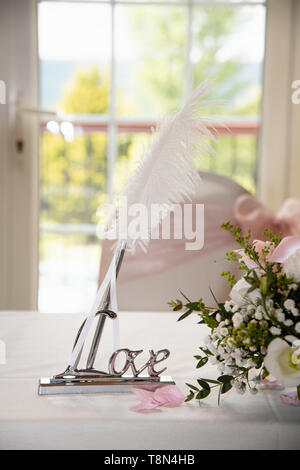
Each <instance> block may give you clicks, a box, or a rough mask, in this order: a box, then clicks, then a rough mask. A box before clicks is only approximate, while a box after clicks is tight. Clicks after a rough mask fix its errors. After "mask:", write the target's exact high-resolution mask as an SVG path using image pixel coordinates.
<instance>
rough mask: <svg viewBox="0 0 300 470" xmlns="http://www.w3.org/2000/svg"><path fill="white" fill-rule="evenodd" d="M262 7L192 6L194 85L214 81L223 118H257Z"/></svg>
mask: <svg viewBox="0 0 300 470" xmlns="http://www.w3.org/2000/svg"><path fill="white" fill-rule="evenodd" d="M264 37H265V8H264V7H262V6H254V7H235V8H228V7H220V6H218V7H208V8H204V7H198V6H197V7H194V9H193V42H192V49H191V61H192V64H193V71H194V85H195V86H196V85H197V84H199V83H201V81H203V80H205V79H207V78H213V79H214V81H215V86H214V90H215V92H214V97H216V98H218V99H222V100H224V106H223V113H224V114H227V115H232V114H237V115H241V114H244V115H258V114H259V113H260V99H261V89H262V66H263V57H264Z"/></svg>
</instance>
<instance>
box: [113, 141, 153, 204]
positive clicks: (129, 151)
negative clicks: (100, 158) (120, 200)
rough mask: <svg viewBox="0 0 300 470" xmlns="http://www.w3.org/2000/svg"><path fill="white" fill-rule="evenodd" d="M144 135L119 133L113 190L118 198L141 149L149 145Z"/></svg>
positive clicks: (139, 155)
mask: <svg viewBox="0 0 300 470" xmlns="http://www.w3.org/2000/svg"><path fill="white" fill-rule="evenodd" d="M149 139H150V136H149V134H146V133H142V132H141V133H135V134H129V133H121V134H119V135H118V156H117V162H116V167H115V174H114V189H115V194H116V196H118V195H119V194H120V192H121V191H122V188H123V187H124V184H125V182H126V180H127V178H128V175H129V174H132V172H133V171H134V169H135V167H136V165H137V163H138V161H139V159H140V157H141V154H142V152H143V149H144V148H145V146H146V145H147V144H148V143H149Z"/></svg>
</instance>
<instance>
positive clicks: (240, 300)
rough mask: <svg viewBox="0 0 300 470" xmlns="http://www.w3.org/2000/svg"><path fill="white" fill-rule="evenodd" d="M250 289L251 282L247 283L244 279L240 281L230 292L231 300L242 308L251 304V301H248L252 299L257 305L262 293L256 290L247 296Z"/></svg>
mask: <svg viewBox="0 0 300 470" xmlns="http://www.w3.org/2000/svg"><path fill="white" fill-rule="evenodd" d="M250 287H251V285H250V284H249V282H247V281H246V280H245V279H244V278H242V279H240V280H239V281H238V282H237V283H236V284H235V285H234V286H233V288H232V290H231V292H230V297H231V299H232V300H233V301H234V302H235V303H236V304H238V305H239V306H241V307H242V306H243V305H246V304H247V303H249V301H247V298H248V299H250V300H251V302H253V303H255V301H256V300H257V299H259V298H260V292H259V290H258V289H255V290H254V291H252V292H250V293H249V294H247V291H248V290H249V289H250ZM245 297H246V298H245Z"/></svg>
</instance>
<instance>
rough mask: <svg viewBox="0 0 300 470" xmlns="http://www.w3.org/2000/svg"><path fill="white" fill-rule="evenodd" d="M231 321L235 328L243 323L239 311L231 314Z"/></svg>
mask: <svg viewBox="0 0 300 470" xmlns="http://www.w3.org/2000/svg"><path fill="white" fill-rule="evenodd" d="M232 321H233V326H234V327H235V328H237V327H238V326H240V324H241V323H243V317H242V315H241V314H240V313H239V312H237V313H235V314H234V315H233V317H232Z"/></svg>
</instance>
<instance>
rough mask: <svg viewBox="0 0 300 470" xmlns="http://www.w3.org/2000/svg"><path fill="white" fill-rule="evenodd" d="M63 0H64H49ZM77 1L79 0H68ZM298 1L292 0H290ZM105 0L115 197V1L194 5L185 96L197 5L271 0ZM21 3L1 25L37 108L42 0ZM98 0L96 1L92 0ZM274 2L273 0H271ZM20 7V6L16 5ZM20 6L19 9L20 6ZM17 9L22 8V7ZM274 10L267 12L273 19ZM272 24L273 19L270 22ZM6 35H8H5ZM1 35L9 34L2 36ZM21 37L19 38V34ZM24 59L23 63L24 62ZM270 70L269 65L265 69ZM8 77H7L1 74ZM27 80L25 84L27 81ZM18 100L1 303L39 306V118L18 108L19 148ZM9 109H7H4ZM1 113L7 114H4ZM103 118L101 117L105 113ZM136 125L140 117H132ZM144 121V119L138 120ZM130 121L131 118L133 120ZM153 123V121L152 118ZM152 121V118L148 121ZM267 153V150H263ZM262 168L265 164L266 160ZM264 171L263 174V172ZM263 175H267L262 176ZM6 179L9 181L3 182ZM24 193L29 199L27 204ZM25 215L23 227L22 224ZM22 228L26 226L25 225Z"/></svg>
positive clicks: (8, 161)
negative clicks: (18, 145)
mask: <svg viewBox="0 0 300 470" xmlns="http://www.w3.org/2000/svg"><path fill="white" fill-rule="evenodd" d="M47 1H53V2H54V1H55V2H57V1H59V0H47ZM64 1H67V2H71V3H76V1H77V0H64ZM288 1H289V2H292V0H288ZM98 2H99V3H100V4H110V5H111V8H112V14H111V21H112V28H111V30H112V33H111V34H112V37H111V41H112V55H111V87H110V106H109V113H108V117H107V118H108V122H107V126H108V127H107V131H108V142H109V146H108V174H107V181H108V193H109V198H110V200H112V198H113V174H114V167H115V162H116V158H117V133H118V126H120V123H121V125H122V121H123V125H126V119H122V118H119V117H117V116H116V109H115V86H116V76H115V65H116V64H115V43H114V27H115V26H114V25H115V7H116V6H117V5H123V6H124V5H126V4H131V5H133V4H134V5H141V4H145V5H147V4H155V5H157V6H163V5H165V6H172V5H180V6H184V7H186V8H188V28H187V37H186V45H187V47H186V57H185V72H186V75H185V79H186V83H185V96H187V95H188V94H189V93H190V91H191V89H192V64H191V62H190V59H189V57H190V48H191V22H192V17H193V6H194V5H197V6H199V5H202V6H230V7H232V8H233V7H235V6H241V5H243V6H247V5H248V6H255V5H266V8H267V11H268V10H269V6H270V5H269V3H270V2H267V3H265V2H264V1H248V2H244V1H237V2H234V3H232V2H230V1H215V2H214V3H213V4H212V2H211V1H201V0H186V2H185V3H184V4H183V2H182V1H176V0H174V1H172V0H171V1H156V2H151V1H147V0H145V1H143V0H142V1H139V0H137V1H133V0H124V1H122V0H103V1H100V0H98ZM21 3H22V7H20V3H18V6H17V0H2V2H1V8H3V10H4V15H3V21H5V18H6V19H7V18H9V24H10V31H8V29H7V28H3V29H2V32H1V29H0V44H1V42H2V44H3V43H4V42H5V41H6V37H7V35H9V38H10V39H9V40H10V42H11V43H13V42H14V43H15V46H14V50H15V56H14V61H16V62H18V60H19V58H21V61H20V64H21V65H22V64H23V66H24V63H27V64H28V65H27V67H26V68H24V70H25V69H26V73H25V77H24V70H22V68H21V66H19V68H16V70H15V71H14V73H13V74H12V75H10V76H9V77H7V78H6V77H4V78H5V79H6V80H7V81H8V82H9V83H10V87H9V88H10V91H9V93H10V94H11V91H12V90H23V95H22V102H21V105H23V106H24V105H27V106H29V107H32V108H33V109H38V106H39V100H38V42H37V27H38V26H37V24H38V23H37V9H38V4H39V3H40V1H39V0H22V2H21ZM91 3H95V2H91ZM271 3H272V2H271ZM16 7H17V8H16ZM14 9H15V10H14ZM16 11H17V13H16ZM270 15H271V12H269V14H268V15H267V21H268V22H269V21H270ZM266 28H268V23H267V25H266ZM2 35H3V36H2ZM5 35H6V36H5ZM1 37H3V38H5V39H4V40H1ZM16 38H17V40H16ZM4 57H5V60H4V62H3V63H4V64H7V67H6V68H8V67H9V57H8V51H6V52H5V53H4ZM20 64H19V65H20ZM266 74H267V70H266V67H265V75H266ZM0 78H3V77H0ZM24 80H25V83H26V84H25V86H24ZM21 107H22V106H21ZM15 109H16V108H15V104H14V106H10V109H9V112H8V111H7V110H6V111H7V112H6V113H5V116H4V123H5V125H4V126H3V127H2V129H1V128H0V137H1V140H2V142H3V143H2V150H3V154H2V156H1V165H2V170H3V171H2V172H1V174H0V183H1V190H3V189H4V191H5V195H6V196H5V197H4V198H3V200H2V201H1V202H0V217H1V220H3V223H4V227H5V232H4V233H3V234H2V238H0V254H1V257H2V256H3V258H2V259H3V260H4V262H3V263H2V265H1V267H0V279H1V290H0V293H1V300H0V307H1V308H3V309H4V308H5V309H16V310H18V309H22V310H24V309H28V310H36V309H37V299H38V250H39V176H38V175H39V145H38V140H39V139H38V137H39V125H40V123H39V120H38V119H37V118H36V116H31V115H30V113H27V114H26V113H18V119H19V125H20V126H21V128H22V132H23V133H24V134H25V135H26V139H25V147H24V149H25V150H24V152H23V154H22V155H21V156H20V155H18V154H17V152H16V151H15V138H16V135H15V134H16V129H15V128H16V122H17V121H18V119H17V116H16V114H15ZM1 112H2V114H3V109H1ZM0 116H1V114H0ZM99 120H100V121H101V119H100V118H99ZM130 121H131V125H133V121H134V120H130ZM135 121H136V122H135V124H136V125H138V124H140V123H139V120H138V119H137V120H135ZM127 124H128V122H127ZM146 124H147V123H146ZM147 125H149V126H151V125H152V122H151V121H149V123H148V124H147ZM6 130H8V133H9V138H6V134H5V131H6ZM262 153H263V152H262ZM260 171H262V170H261V166H260ZM259 176H260V175H259ZM259 181H262V180H261V178H259ZM2 183H3V184H2ZM24 199H25V201H26V203H27V205H26V207H25V206H24ZM20 221H21V227H20ZM20 228H21V230H20Z"/></svg>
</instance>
